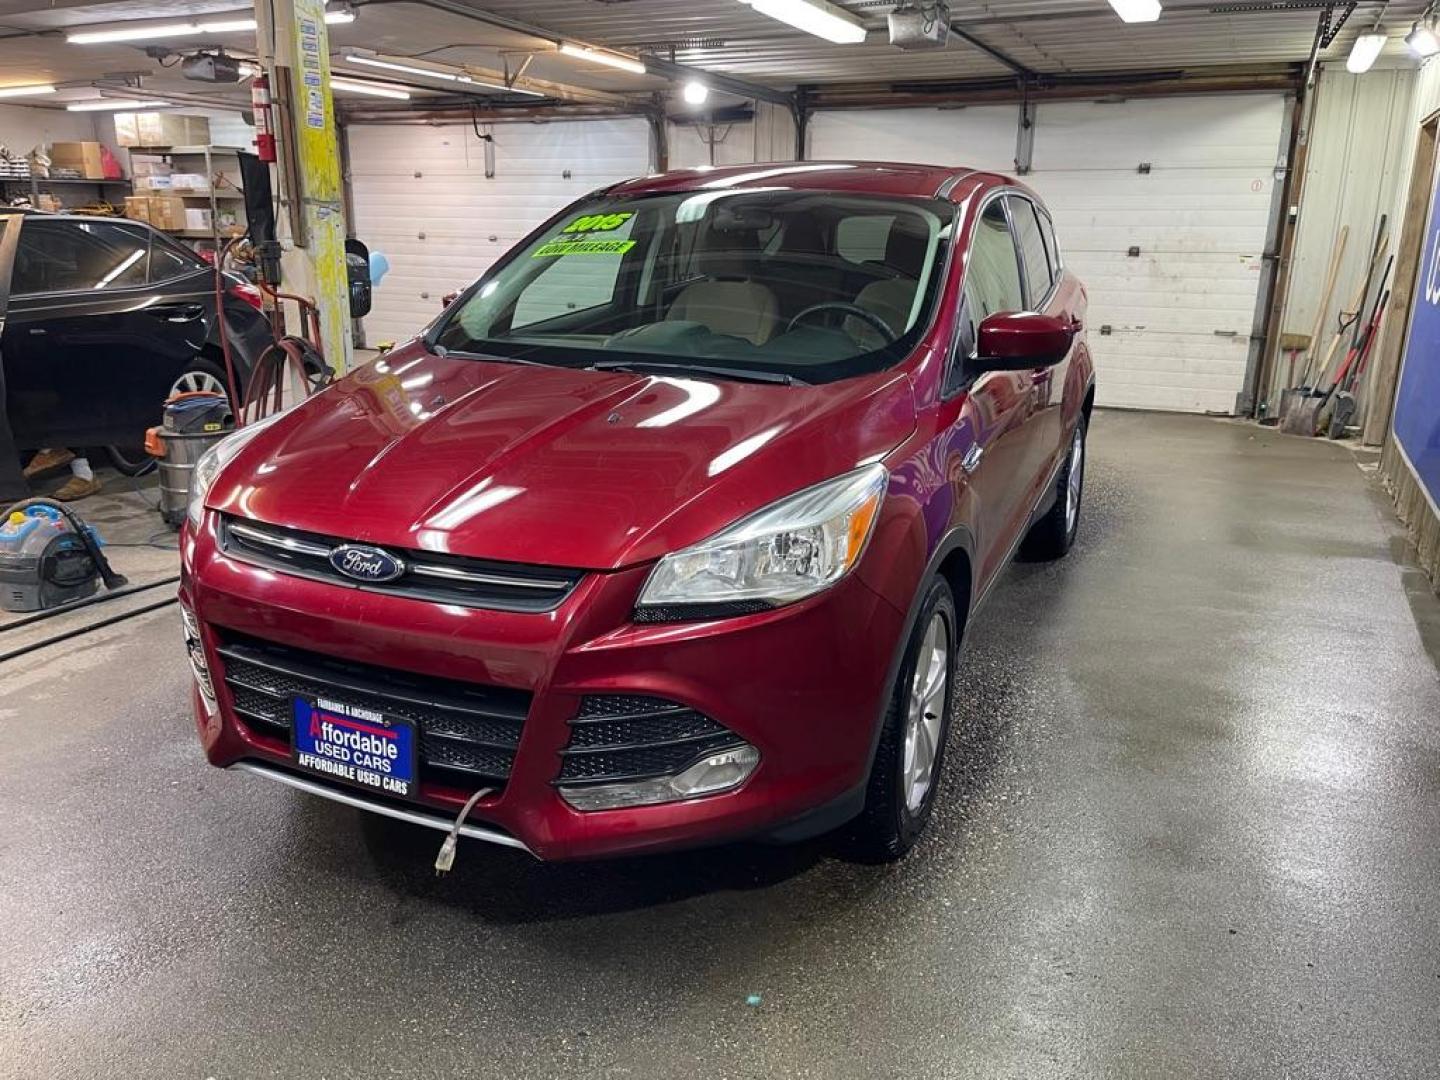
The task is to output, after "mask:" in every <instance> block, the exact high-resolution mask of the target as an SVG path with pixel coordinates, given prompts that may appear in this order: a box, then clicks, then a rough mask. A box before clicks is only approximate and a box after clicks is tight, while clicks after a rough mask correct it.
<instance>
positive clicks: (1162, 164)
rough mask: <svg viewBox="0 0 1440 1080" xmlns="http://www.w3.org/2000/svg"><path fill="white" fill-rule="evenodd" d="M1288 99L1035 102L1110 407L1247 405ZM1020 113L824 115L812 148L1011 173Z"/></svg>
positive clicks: (1047, 173)
mask: <svg viewBox="0 0 1440 1080" xmlns="http://www.w3.org/2000/svg"><path fill="white" fill-rule="evenodd" d="M1286 107H1287V106H1286V102H1285V99H1284V98H1283V97H1282V96H1281V95H1277V94H1256V95H1230V96H1224V97H1189V98H1159V99H1148V100H1144V101H1121V102H1114V103H1111V102H1056V103H1045V104H1041V105H1040V106H1039V107H1038V108H1037V110H1036V124H1035V141H1034V151H1033V171H1032V172H1031V174H1030V175H1028V176H1026V177H1025V178H1024V179H1025V182H1026V183H1027V184H1029V185H1030V186H1031V187H1033V188H1035V190H1036V191H1038V192H1039V193H1040V195H1041V196H1042V197H1043V198H1044V199H1045V201H1046V203H1047V204H1048V205H1049V206H1050V209H1051V211H1052V212H1053V213H1054V215H1055V219H1056V227H1057V231H1058V232H1059V237H1060V244H1061V247H1062V249H1063V251H1064V253H1065V257H1066V260H1067V262H1068V264H1069V265H1070V266H1071V268H1073V269H1074V270H1075V272H1076V273H1077V274H1079V275H1080V277H1081V278H1082V279H1083V280H1084V282H1085V284H1086V286H1087V288H1088V290H1089V295H1090V342H1091V347H1092V349H1093V351H1094V353H1095V359H1096V366H1097V369H1098V374H1099V387H1098V391H1097V400H1098V402H1099V403H1100V404H1102V405H1110V406H1121V407H1130V408H1146V409H1165V410H1173V411H1181V412H1226V413H1228V412H1230V411H1232V410H1233V409H1234V407H1235V399H1236V395H1237V394H1239V393H1240V390H1241V388H1242V385H1243V382H1244V376H1245V368H1246V363H1247V359H1248V355H1249V346H1250V340H1249V339H1250V333H1251V330H1252V327H1253V324H1254V318H1255V305H1256V298H1257V295H1258V292H1259V286H1260V282H1261V270H1262V266H1263V262H1262V259H1261V256H1262V254H1263V252H1264V248H1265V235H1266V229H1267V225H1268V222H1269V216H1270V210H1271V200H1272V197H1273V194H1274V186H1275V183H1276V180H1275V175H1274V170H1275V166H1276V162H1277V159H1278V157H1279V154H1280V150H1281V147H1280V143H1281V132H1282V128H1283V121H1284V116H1285V111H1286ZM1017 119H1018V117H1017V107H1016V106H1013V105H1012V106H985V107H978V108H966V109H953V110H945V109H914V110H912V109H896V110H877V111H869V112H858V113H850V112H833V113H820V114H818V115H817V116H816V117H815V118H814V119H813V120H812V122H811V156H813V157H817V158H819V157H840V158H844V157H870V158H882V159H889V160H898V161H932V162H939V163H941V164H967V165H973V166H975V167H976V168H981V169H988V170H994V171H1000V172H1006V173H1013V171H1014V155H1015V135H1016V127H1017ZM1142 164H1144V165H1148V167H1149V168H1148V171H1147V172H1141V171H1140V170H1141V168H1142ZM1132 247H1135V248H1138V249H1139V253H1138V255H1135V256H1131V255H1130V254H1129V251H1130V249H1131V248H1132Z"/></svg>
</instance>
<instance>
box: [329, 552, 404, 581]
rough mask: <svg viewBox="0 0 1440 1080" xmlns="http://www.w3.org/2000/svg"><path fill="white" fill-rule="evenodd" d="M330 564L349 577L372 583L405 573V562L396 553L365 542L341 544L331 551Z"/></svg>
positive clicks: (391, 579)
mask: <svg viewBox="0 0 1440 1080" xmlns="http://www.w3.org/2000/svg"><path fill="white" fill-rule="evenodd" d="M330 565H331V566H333V567H334V568H335V569H336V570H339V571H340V573H342V574H344V575H345V576H346V577H348V578H354V579H355V580H356V581H365V582H370V583H372V584H375V583H380V582H385V581H394V580H395V579H396V578H398V577H399V576H400V575H401V574H403V573H405V564H404V563H403V562H401V561H400V560H399V559H397V558H396V557H395V556H394V555H391V554H390V553H389V552H388V551H382V550H381V549H380V548H376V547H367V546H366V545H364V544H341V545H340V546H339V547H337V548H335V549H334V550H333V551H331V552H330Z"/></svg>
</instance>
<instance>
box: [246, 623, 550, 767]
mask: <svg viewBox="0 0 1440 1080" xmlns="http://www.w3.org/2000/svg"><path fill="white" fill-rule="evenodd" d="M220 633H221V635H222V636H221V645H220V649H219V652H220V657H221V660H222V662H223V665H224V676H225V685H226V687H227V688H228V689H229V690H230V696H231V700H232V701H233V702H234V703H235V712H236V713H237V714H238V715H239V716H240V719H241V720H243V721H244V722H245V723H246V724H247V725H249V726H250V727H251V729H252V730H254V731H256V732H257V733H258V734H261V735H270V736H273V737H278V738H283V739H285V740H287V741H288V740H289V738H290V717H291V697H292V696H294V695H297V694H299V695H304V696H306V697H324V698H328V699H330V700H333V701H339V702H342V703H343V704H346V705H354V706H358V707H361V708H369V709H374V710H376V711H378V712H382V713H384V714H385V715H387V716H393V717H396V718H398V719H402V720H409V721H411V722H412V723H413V724H415V726H416V729H417V735H418V737H419V739H420V779H421V780H422V781H431V782H434V783H439V784H445V785H448V786H451V787H466V786H470V787H474V786H477V781H491V782H497V783H503V782H504V781H505V780H507V779H508V778H509V776H510V769H511V767H512V766H513V765H514V762H515V748H516V747H517V746H519V744H520V731H521V729H522V728H523V727H524V724H525V715H526V714H527V713H528V712H529V711H530V695H529V694H528V693H526V692H525V691H523V690H510V689H504V688H500V687H489V686H479V685H476V684H474V683H466V682H460V681H459V680H455V679H438V678H433V677H431V676H427V675H416V674H413V673H410V672H403V671H396V670H394V669H392V668H382V667H374V666H372V665H369V664H358V663H354V662H352V661H348V660H337V659H335V658H333V657H329V656H323V655H321V654H320V653H312V652H307V651H305V650H303V649H293V648H290V647H288V646H284V645H276V644H274V643H272V642H268V641H261V640H259V639H257V638H252V637H249V636H246V635H240V634H235V633H231V632H229V631H220Z"/></svg>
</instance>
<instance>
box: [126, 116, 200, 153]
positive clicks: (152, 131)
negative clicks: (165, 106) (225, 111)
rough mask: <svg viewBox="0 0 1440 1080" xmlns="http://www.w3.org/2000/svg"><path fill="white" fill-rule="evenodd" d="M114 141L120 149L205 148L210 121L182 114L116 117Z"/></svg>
mask: <svg viewBox="0 0 1440 1080" xmlns="http://www.w3.org/2000/svg"><path fill="white" fill-rule="evenodd" d="M122 121H123V122H122ZM115 139H116V141H117V142H119V143H120V145H121V146H204V145H206V144H207V143H209V142H210V121H209V120H207V119H206V118H205V117H203V116H186V115H184V114H183V113H160V112H142V113H116V114H115ZM127 140H129V141H127Z"/></svg>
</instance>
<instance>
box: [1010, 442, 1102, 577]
mask: <svg viewBox="0 0 1440 1080" xmlns="http://www.w3.org/2000/svg"><path fill="white" fill-rule="evenodd" d="M1088 427H1089V424H1088V423H1087V422H1086V419H1085V414H1084V413H1081V414H1080V419H1079V420H1077V421H1076V422H1075V434H1074V435H1073V436H1071V438H1070V448H1069V450H1068V451H1067V453H1066V455H1065V464H1063V465H1061V466H1060V473H1059V475H1058V476H1057V477H1056V478H1055V505H1054V506H1052V507H1050V509H1049V510H1048V511H1047V512H1046V514H1045V516H1044V517H1042V518H1041V519H1040V520H1039V521H1037V522H1035V524H1034V525H1032V526H1030V532H1029V533H1028V534H1027V535H1026V537H1025V543H1024V545H1023V546H1022V547H1021V549H1020V552H1021V554H1022V555H1024V556H1025V557H1026V558H1027V559H1035V560H1037V561H1048V560H1050V559H1058V558H1061V557H1062V556H1063V555H1065V553H1066V552H1068V551H1069V550H1070V548H1071V547H1073V546H1074V544H1075V534H1076V533H1078V532H1079V531H1080V500H1081V497H1082V496H1083V495H1084V494H1085V433H1086V429H1087V428H1088Z"/></svg>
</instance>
